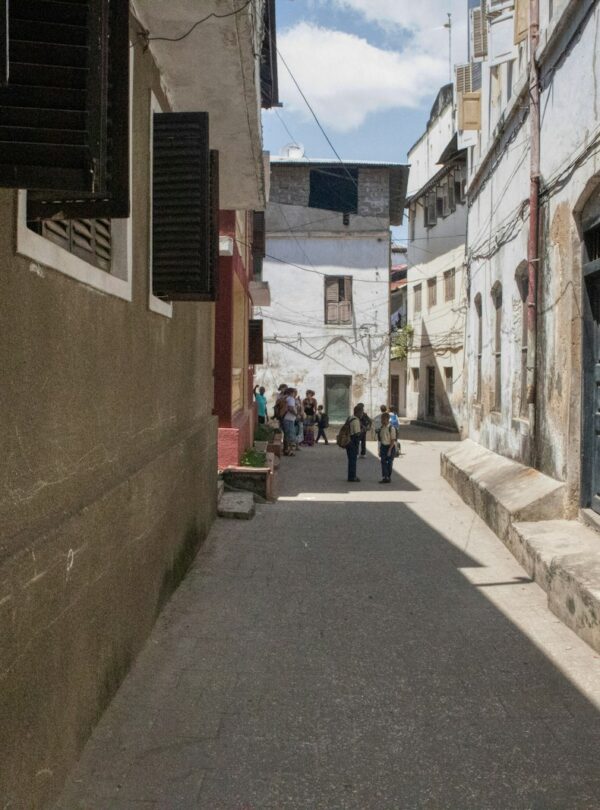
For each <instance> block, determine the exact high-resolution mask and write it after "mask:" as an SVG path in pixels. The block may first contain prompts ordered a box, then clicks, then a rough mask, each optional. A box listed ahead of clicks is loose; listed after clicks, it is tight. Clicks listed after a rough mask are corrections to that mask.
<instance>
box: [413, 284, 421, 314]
mask: <svg viewBox="0 0 600 810" xmlns="http://www.w3.org/2000/svg"><path fill="white" fill-rule="evenodd" d="M414 296H415V299H414V308H415V314H417V313H418V312H421V285H420V284H415V287H414Z"/></svg>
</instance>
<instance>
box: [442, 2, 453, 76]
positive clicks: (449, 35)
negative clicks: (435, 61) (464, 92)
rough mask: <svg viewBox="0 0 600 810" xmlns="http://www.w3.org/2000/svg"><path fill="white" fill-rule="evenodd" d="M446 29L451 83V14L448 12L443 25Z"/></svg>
mask: <svg viewBox="0 0 600 810" xmlns="http://www.w3.org/2000/svg"><path fill="white" fill-rule="evenodd" d="M444 28H447V29H448V77H449V79H450V81H452V14H451V13H450V12H448V22H446V23H444Z"/></svg>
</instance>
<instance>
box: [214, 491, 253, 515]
mask: <svg viewBox="0 0 600 810" xmlns="http://www.w3.org/2000/svg"><path fill="white" fill-rule="evenodd" d="M255 511H256V506H255V504H254V495H253V494H252V493H251V492H224V493H223V494H222V495H221V497H220V499H219V507H218V515H219V517H222V518H230V519H234V520H251V519H252V518H253V517H254V513H255Z"/></svg>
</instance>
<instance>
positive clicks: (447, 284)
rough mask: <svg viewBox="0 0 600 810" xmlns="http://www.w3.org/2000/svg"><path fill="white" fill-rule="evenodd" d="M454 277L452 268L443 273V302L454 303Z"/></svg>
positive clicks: (454, 272) (454, 273)
mask: <svg viewBox="0 0 600 810" xmlns="http://www.w3.org/2000/svg"><path fill="white" fill-rule="evenodd" d="M455 276H456V271H455V270H454V267H453V268H452V269H451V270H446V272H445V273H444V301H445V302H446V303H448V301H454V295H455Z"/></svg>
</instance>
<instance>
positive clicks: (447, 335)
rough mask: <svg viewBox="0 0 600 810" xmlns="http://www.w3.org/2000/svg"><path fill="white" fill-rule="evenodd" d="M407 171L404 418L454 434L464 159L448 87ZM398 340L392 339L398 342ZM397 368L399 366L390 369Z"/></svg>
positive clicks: (462, 291) (462, 286) (459, 382)
mask: <svg viewBox="0 0 600 810" xmlns="http://www.w3.org/2000/svg"><path fill="white" fill-rule="evenodd" d="M408 159H409V163H410V176H409V192H408V199H407V206H408V211H409V214H408V217H409V238H408V254H407V262H408V273H407V290H408V296H407V307H408V311H407V326H406V327H405V330H408V332H406V331H405V333H404V334H403V335H402V333H401V334H400V335H399V336H398V337H399V338H400V342H401V343H402V344H403V345H408V351H407V353H406V359H405V362H404V363H402V365H401V366H400V365H399V367H404V366H405V367H406V375H405V378H404V379H405V386H406V394H405V396H404V397H403V396H402V393H401V396H400V400H401V401H403V400H404V401H405V402H406V409H405V413H406V416H408V417H409V418H411V419H415V420H419V421H426V422H431V423H435V424H439V425H444V426H446V427H451V428H454V429H457V430H459V429H461V427H462V423H463V412H462V406H463V384H464V377H463V364H464V355H463V345H464V324H465V300H466V283H465V281H466V278H465V272H464V251H465V238H466V221H467V212H466V204H465V181H466V165H465V163H466V154H465V151H464V150H463V149H459V147H458V144H457V135H456V129H455V109H454V98H453V86H452V85H451V84H448V85H445V86H444V87H442V88H441V90H440V91H439V93H438V95H437V98H436V100H435V102H434V104H433V107H432V110H431V115H430V117H429V121H428V123H427V128H426V130H425V132H424V133H423V135H422V136H421V138H419V140H418V141H417V142H416V143H415V145H414V146H413V147H412V149H411V150H410V152H409V153H408ZM397 340H398V338H397ZM396 362H398V363H399V364H400V363H401V361H396Z"/></svg>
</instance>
